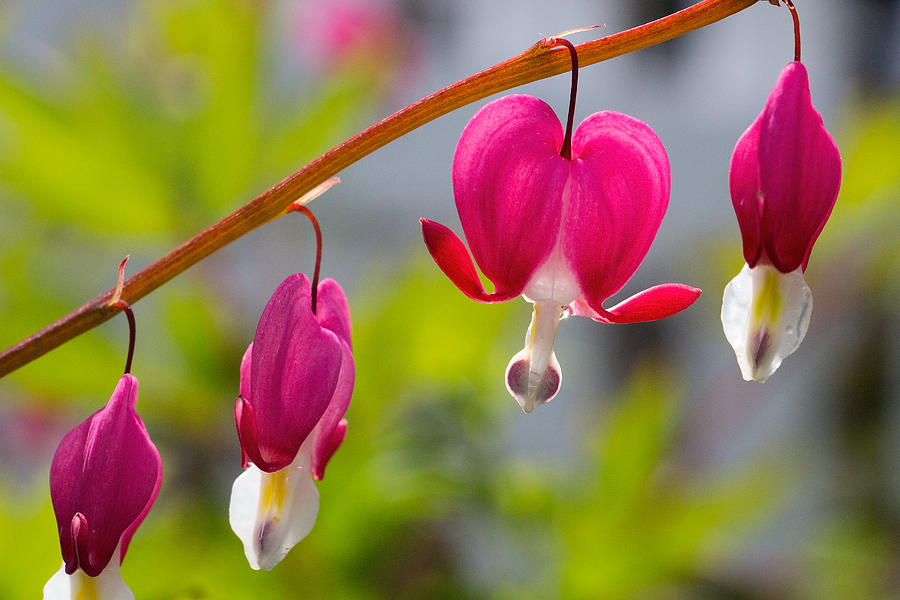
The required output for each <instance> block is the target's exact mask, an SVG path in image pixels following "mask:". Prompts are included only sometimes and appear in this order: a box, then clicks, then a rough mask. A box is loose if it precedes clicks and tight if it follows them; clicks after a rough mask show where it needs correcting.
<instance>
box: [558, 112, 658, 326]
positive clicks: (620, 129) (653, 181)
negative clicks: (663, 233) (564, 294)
mask: <svg viewBox="0 0 900 600" xmlns="http://www.w3.org/2000/svg"><path fill="white" fill-rule="evenodd" d="M572 156H573V159H574V160H573V161H572V169H571V181H570V183H569V191H568V194H567V197H566V200H567V206H566V208H565V217H564V218H565V221H564V222H563V238H562V240H563V245H562V248H563V254H564V256H565V257H566V259H567V260H568V262H569V264H570V265H571V266H572V268H573V270H574V271H575V274H576V276H577V278H578V283H579V285H580V286H581V289H582V291H583V292H584V299H585V301H586V302H587V303H588V304H589V305H590V306H591V307H592V308H593V309H594V310H596V311H598V312H600V311H602V310H603V309H602V306H601V303H602V302H603V301H604V300H605V299H606V298H608V297H609V296H611V295H613V294H614V293H616V292H617V291H618V290H619V289H621V287H622V286H623V285H625V282H627V281H628V279H629V278H630V277H631V275H632V274H633V273H634V272H635V270H637V268H638V265H640V263H641V261H642V260H643V259H644V256H645V255H646V254H647V250H649V248H650V244H651V243H652V242H653V238H654V237H655V236H656V231H657V230H658V229H659V224H660V222H662V218H663V215H665V212H666V207H667V206H668V203H669V159H668V157H667V156H666V150H665V148H664V147H663V145H662V142H661V141H660V139H659V137H658V136H657V135H656V134H655V133H654V132H653V130H652V129H650V127H649V126H648V125H647V124H646V123H644V122H642V121H639V120H638V119H635V118H634V117H630V116H628V115H624V114H621V113H617V112H611V111H604V112H599V113H595V114H593V115H591V116H590V117H588V118H587V119H585V120H584V121H583V122H582V123H581V125H579V126H578V129H576V130H575V135H574V136H573V138H572Z"/></svg>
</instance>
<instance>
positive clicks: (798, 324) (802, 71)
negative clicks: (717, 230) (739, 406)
mask: <svg viewBox="0 0 900 600" xmlns="http://www.w3.org/2000/svg"><path fill="white" fill-rule="evenodd" d="M730 180H731V186H730V187H731V199H732V203H733V204H734V211H735V214H736V215H737V220H738V224H739V225H740V229H741V237H742V239H743V250H744V258H745V260H746V262H747V264H746V266H745V267H744V269H743V270H742V271H741V273H740V274H739V275H738V276H737V277H736V278H735V279H734V280H732V281H731V283H729V284H728V286H727V287H726V288H725V298H724V302H723V304H722V323H723V325H724V329H725V335H726V337H727V338H728V341H729V342H730V343H731V345H732V346H733V347H734V350H735V353H736V356H737V359H738V364H739V365H740V367H741V372H742V374H743V377H744V379H747V380H750V379H755V380H757V381H765V380H766V379H767V378H768V377H769V376H770V375H771V374H772V373H774V372H775V370H776V369H777V368H778V366H779V365H780V364H781V362H782V360H783V359H784V358H785V357H786V356H788V355H789V354H791V353H792V352H794V351H795V350H796V349H797V347H799V345H800V342H801V341H802V340H803V337H804V335H806V330H807V328H808V326H809V317H810V313H811V311H812V295H811V294H810V291H809V288H808V287H807V286H806V282H805V280H804V278H803V272H804V271H805V270H806V265H807V263H808V262H809V255H810V253H811V252H812V248H813V244H814V243H815V241H816V238H818V237H819V233H821V231H822V228H823V227H824V226H825V222H826V221H827V220H828V216H829V215H830V214H831V210H832V208H833V207H834V203H835V200H836V199H837V195H838V190H839V188H840V183H841V157H840V153H839V152H838V149H837V145H836V144H835V142H834V139H833V138H832V137H831V135H829V133H828V132H827V131H826V130H825V126H824V125H823V124H822V117H821V116H820V115H819V113H818V112H816V109H815V108H813V105H812V101H811V99H810V93H809V79H808V76H807V73H806V67H804V66H803V64H802V63H800V62H799V61H795V62H792V63H790V64H788V65H787V66H786V67H785V68H784V70H783V71H782V72H781V76H780V77H779V78H778V81H777V82H776V83H775V87H774V88H773V89H772V92H771V93H770V94H769V98H768V100H767V101H766V106H765V108H764V109H763V111H762V112H761V113H760V115H759V116H758V117H757V118H756V120H755V121H754V122H753V124H752V125H751V126H750V127H749V128H748V129H747V131H745V132H744V134H743V135H742V136H741V137H740V139H739V140H738V142H737V145H736V146H735V149H734V154H733V155H732V157H731V171H730Z"/></svg>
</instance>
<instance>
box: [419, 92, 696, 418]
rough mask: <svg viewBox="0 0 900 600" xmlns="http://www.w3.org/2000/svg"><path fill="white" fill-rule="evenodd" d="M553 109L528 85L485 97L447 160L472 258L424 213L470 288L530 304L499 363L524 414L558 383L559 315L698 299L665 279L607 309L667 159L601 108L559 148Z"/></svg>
mask: <svg viewBox="0 0 900 600" xmlns="http://www.w3.org/2000/svg"><path fill="white" fill-rule="evenodd" d="M563 141H564V134H563V128H562V125H561V124H560V122H559V119H557V117H556V114H555V113H554V112H553V109H552V108H550V106H548V105H547V104H546V103H545V102H543V101H541V100H538V99H537V98H533V97H531V96H525V95H512V96H505V97H503V98H499V99H497V100H494V101H493V102H490V103H489V104H487V105H486V106H484V107H483V108H482V109H481V110H479V111H478V113H477V114H476V115H475V116H474V117H472V120H471V121H469V124H468V125H466V128H465V130H464V131H463V133H462V136H461V137H460V140H459V144H458V145H457V147H456V155H455V156H454V158H453V195H454V197H455V199H456V208H457V211H458V212H459V219H460V221H461V223H462V228H463V232H464V233H465V237H466V241H467V242H468V244H469V250H471V252H472V255H473V256H474V259H475V263H477V264H478V266H479V267H480V268H481V271H482V272H483V273H484V275H485V276H486V277H487V278H488V279H489V280H490V281H491V282H492V283H493V284H494V291H493V292H491V293H489V292H487V291H486V290H485V289H484V287H483V286H482V284H481V281H480V280H479V277H478V274H477V272H476V270H475V265H474V264H473V262H472V258H470V256H469V252H468V251H467V250H466V247H465V245H464V244H463V242H462V241H461V240H460V239H459V238H458V237H457V236H456V235H455V234H454V233H453V232H452V231H451V230H450V229H448V228H447V227H445V226H443V225H440V224H438V223H434V222H432V221H429V220H427V219H422V232H423V234H424V237H425V245H426V246H427V247H428V251H429V252H430V253H431V256H432V257H433V258H434V260H435V262H436V263H437V265H438V266H439V267H440V268H441V270H442V271H443V272H444V273H445V274H446V275H447V276H448V277H449V278H450V280H451V281H453V283H454V284H455V285H456V286H457V287H458V288H459V289H460V290H461V291H462V292H463V293H464V294H466V295H467V296H469V297H470V298H472V299H474V300H477V301H479V302H502V301H505V300H509V299H511V298H514V297H516V296H518V295H520V294H521V295H523V296H524V297H525V300H527V301H528V302H532V303H533V304H534V315H533V317H532V322H531V326H530V327H529V328H528V330H527V332H526V338H525V347H524V348H523V349H522V351H520V352H519V353H518V354H516V355H515V356H514V357H513V358H512V360H511V361H510V363H509V366H508V367H507V371H506V384H507V389H508V390H509V391H510V393H511V394H512V395H513V397H514V398H515V399H516V400H517V401H518V403H519V405H520V406H521V408H522V410H524V411H525V412H531V411H532V410H534V408H535V407H536V406H538V405H540V404H543V403H545V402H548V401H549V400H551V399H552V398H553V397H554V396H555V395H556V393H557V391H558V390H559V386H560V383H561V378H562V374H561V370H560V367H559V363H558V362H557V360H556V356H555V354H554V352H553V342H554V339H555V337H556V330H557V327H558V325H559V321H560V319H561V318H564V317H565V316H568V314H575V315H580V316H587V317H590V318H592V319H594V320H596V321H600V322H603V323H633V322H638V321H651V320H655V319H660V318H663V317H667V316H669V315H672V314H674V313H676V312H678V311H680V310H683V309H684V308H686V307H687V306H689V305H690V304H691V303H693V302H694V301H695V300H696V299H697V297H698V296H699V295H700V290H698V289H696V288H692V287H689V286H686V285H682V284H664V285H659V286H656V287H653V288H650V289H649V290H645V291H643V292H640V293H639V294H636V295H634V296H632V297H630V298H628V299H626V300H625V301H623V302H621V303H619V304H617V305H616V306H613V307H612V308H604V307H603V302H604V301H606V300H607V299H608V298H609V297H610V296H612V295H613V294H615V293H616V292H618V291H619V290H620V289H621V288H622V286H624V285H625V283H626V282H627V281H628V280H629V279H630V278H631V276H632V274H633V273H634V272H635V270H637V268H638V265H640V263H641V261H642V260H643V259H644V256H645V255H646V254H647V251H648V250H649V248H650V244H651V243H652V242H653V238H654V237H655V236H656V232H657V230H658V229H659V225H660V223H661V221H662V218H663V215H664V214H665V212H666V207H667V206H668V202H669V159H668V156H667V155H666V151H665V148H663V145H662V142H661V141H660V139H659V137H657V135H656V134H655V133H654V132H653V130H652V129H651V128H650V127H649V126H648V125H647V124H646V123H643V122H641V121H639V120H638V119H635V118H633V117H630V116H628V115H624V114H621V113H616V112H611V111H604V112H599V113H595V114H593V115H591V116H589V117H588V118H587V119H585V120H584V121H583V122H582V123H581V124H580V125H579V126H578V128H577V129H576V130H575V133H574V136H573V137H572V140H571V158H567V157H566V156H562V155H561V148H562V146H563Z"/></svg>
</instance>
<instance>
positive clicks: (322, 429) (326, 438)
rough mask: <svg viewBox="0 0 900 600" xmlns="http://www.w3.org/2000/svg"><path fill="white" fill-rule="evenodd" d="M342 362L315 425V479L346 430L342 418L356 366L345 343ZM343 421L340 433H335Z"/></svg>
mask: <svg viewBox="0 0 900 600" xmlns="http://www.w3.org/2000/svg"><path fill="white" fill-rule="evenodd" d="M342 350H343V362H342V363H341V374H340V377H339V378H338V383H337V386H336V387H335V390H334V396H332V398H331V402H329V403H328V408H326V409H325V413H324V414H323V415H322V418H321V419H320V420H319V423H318V425H316V430H315V435H316V447H315V450H314V451H313V455H312V474H313V477H314V478H316V479H322V477H323V476H324V474H325V465H326V464H327V463H328V460H329V459H330V458H331V456H332V455H333V454H334V452H335V450H337V448H338V445H340V443H341V441H343V439H344V434H343V430H346V424H347V422H346V421H345V420H344V419H343V416H344V414H346V412H347V408H348V407H349V406H350V397H351V396H352V395H353V383H354V380H355V379H356V368H355V365H354V362H353V353H352V352H351V351H350V347H349V346H347V345H346V344H343V345H342ZM341 422H343V423H344V426H343V428H344V429H343V430H342V433H340V435H338V434H337V431H338V429H341Z"/></svg>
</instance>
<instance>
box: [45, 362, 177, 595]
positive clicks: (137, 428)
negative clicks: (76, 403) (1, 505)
mask: <svg viewBox="0 0 900 600" xmlns="http://www.w3.org/2000/svg"><path fill="white" fill-rule="evenodd" d="M137 394H138V380H137V378H135V377H134V376H132V375H130V374H128V373H126V374H125V375H122V377H121V379H119V383H118V385H117V386H116V389H115V391H114V392H113V394H112V397H111V398H110V399H109V402H108V403H107V405H106V407H105V408H103V409H101V410H99V411H97V412H96V413H94V414H93V415H91V416H90V417H89V418H88V419H87V420H85V421H84V422H83V423H82V424H81V425H79V426H78V427H76V428H75V429H73V430H72V431H70V432H69V433H68V434H66V436H65V437H64V438H63V440H62V442H60V444H59V447H58V448H57V450H56V454H55V455H54V456H53V463H52V465H51V467H50V497H51V499H52V501H53V511H54V512H55V514H56V523H57V527H58V529H59V543H60V547H61V549H62V555H63V566H62V568H61V569H60V571H59V572H57V573H56V574H55V575H54V576H53V577H52V578H51V579H50V581H48V582H47V585H46V586H45V587H44V598H45V600H51V599H54V600H55V599H63V598H64V599H66V600H73V599H75V598H83V597H90V598H102V599H105V600H109V599H115V600H119V599H122V598H133V597H134V596H133V595H131V592H130V591H129V590H128V588H127V587H126V586H125V584H124V583H123V582H122V579H121V576H120V575H119V563H120V562H121V560H122V559H124V558H125V553H126V552H127V551H128V544H129V543H130V542H131V537H132V536H133V535H134V532H135V530H136V529H137V528H138V526H139V525H140V524H141V522H142V521H143V520H144V517H146V516H147V513H148V512H149V511H150V507H151V506H152V505H153V501H154V500H155V499H156V495H157V493H158V492H159V486H160V483H161V481H162V463H161V460H160V457H159V452H158V451H157V449H156V446H154V445H153V442H152V441H150V436H149V435H148V434H147V428H146V427H145V426H144V423H143V421H141V418H140V417H139V416H138V415H137V413H136V412H135V405H136V403H137ZM91 594H93V595H91Z"/></svg>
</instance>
